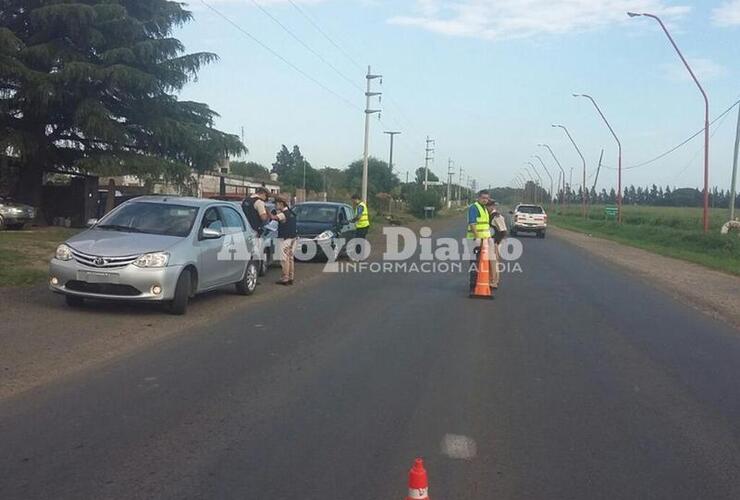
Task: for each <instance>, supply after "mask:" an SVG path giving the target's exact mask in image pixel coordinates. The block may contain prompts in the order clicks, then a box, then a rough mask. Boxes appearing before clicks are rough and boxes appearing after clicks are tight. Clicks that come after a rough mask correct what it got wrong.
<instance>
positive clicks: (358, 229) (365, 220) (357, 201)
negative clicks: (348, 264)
mask: <svg viewBox="0 0 740 500" xmlns="http://www.w3.org/2000/svg"><path fill="white" fill-rule="evenodd" d="M352 207H353V208H354V210H355V217H354V218H353V219H352V220H351V221H350V222H354V223H355V238H357V239H360V240H365V239H366V238H367V232H368V231H369V230H370V212H369V211H368V209H367V203H365V202H364V201H362V198H360V195H359V194H353V195H352ZM360 250H361V248H360V245H357V253H358V255H359V254H360V253H361V251H360Z"/></svg>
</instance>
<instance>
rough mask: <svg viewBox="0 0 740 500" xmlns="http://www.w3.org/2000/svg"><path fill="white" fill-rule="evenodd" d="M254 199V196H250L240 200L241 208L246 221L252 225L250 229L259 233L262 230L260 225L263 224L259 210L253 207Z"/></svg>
mask: <svg viewBox="0 0 740 500" xmlns="http://www.w3.org/2000/svg"><path fill="white" fill-rule="evenodd" d="M255 200H256V198H252V197H251V196H248V197H247V198H245V199H244V201H243V202H242V210H243V211H244V215H245V216H246V217H247V222H249V225H250V226H251V227H252V229H254V230H255V231H257V232H258V233H259V232H260V231H261V230H262V226H263V225H264V223H263V222H262V219H261V218H260V214H259V212H258V211H257V209H256V208H254V202H255Z"/></svg>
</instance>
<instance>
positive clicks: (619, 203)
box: [573, 94, 622, 224]
mask: <svg viewBox="0 0 740 500" xmlns="http://www.w3.org/2000/svg"><path fill="white" fill-rule="evenodd" d="M573 97H585V98H586V99H588V100H589V101H591V104H593V105H594V107H595V108H596V111H598V112H599V115H600V116H601V119H602V120H604V123H606V126H607V127H608V128H609V132H611V133H612V136H613V137H614V140H615V141H617V149H618V150H619V160H618V168H617V224H621V223H622V142H621V141H620V140H619V137H617V134H616V133H615V132H614V129H613V128H612V126H611V124H610V123H609V120H607V119H606V116H604V113H602V112H601V108H599V105H598V104H596V101H595V100H594V98H593V97H591V96H590V95H588V94H573Z"/></svg>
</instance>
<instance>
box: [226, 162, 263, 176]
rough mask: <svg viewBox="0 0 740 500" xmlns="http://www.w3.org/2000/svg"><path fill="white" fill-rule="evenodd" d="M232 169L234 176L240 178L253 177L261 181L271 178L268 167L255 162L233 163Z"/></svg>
mask: <svg viewBox="0 0 740 500" xmlns="http://www.w3.org/2000/svg"><path fill="white" fill-rule="evenodd" d="M230 168H231V173H232V174H234V175H238V176H240V177H252V178H254V179H260V180H267V179H269V178H270V171H269V170H268V169H267V167H265V166H264V165H260V164H259V163H257V162H254V161H246V162H245V161H232V162H231V164H230Z"/></svg>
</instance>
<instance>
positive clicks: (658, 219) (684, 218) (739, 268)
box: [550, 207, 740, 275]
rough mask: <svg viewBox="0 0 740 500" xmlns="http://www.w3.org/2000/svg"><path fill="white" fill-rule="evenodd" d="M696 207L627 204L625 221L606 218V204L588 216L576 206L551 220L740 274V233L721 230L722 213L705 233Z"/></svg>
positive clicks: (563, 225)
mask: <svg viewBox="0 0 740 500" xmlns="http://www.w3.org/2000/svg"><path fill="white" fill-rule="evenodd" d="M697 215H698V214H697V213H696V209H693V208H687V209H680V208H670V209H666V208H661V207H625V210H624V215H623V224H622V225H619V224H617V223H616V222H615V221H613V220H608V221H607V220H604V216H603V207H593V208H592V209H591V211H590V214H589V216H590V217H591V218H589V219H583V218H582V217H581V215H580V213H578V212H577V210H575V211H574V210H573V209H571V210H570V211H566V212H565V213H563V214H560V215H558V214H555V213H552V212H551V214H550V223H551V224H553V225H554V226H557V227H561V228H563V229H570V230H572V231H578V232H581V233H587V234H592V235H594V236H599V237H602V238H606V239H609V240H613V241H617V242H619V243H623V244H626V245H630V246H633V247H637V248H642V249H644V250H649V251H651V252H654V253H657V254H660V255H665V256H668V257H674V258H677V259H682V260H686V261H689V262H693V263H696V264H701V265H703V266H706V267H709V268H712V269H717V270H719V271H723V272H726V273H730V274H734V275H740V237H738V235H732V234H731V235H725V236H723V235H721V234H719V225H721V224H719V223H720V222H721V220H722V216H721V215H719V214H717V216H716V217H715V216H714V215H713V217H712V228H711V230H710V232H709V233H707V234H704V233H703V232H702V230H701V225H700V220H701V217H700V215H699V217H697Z"/></svg>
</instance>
